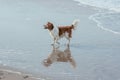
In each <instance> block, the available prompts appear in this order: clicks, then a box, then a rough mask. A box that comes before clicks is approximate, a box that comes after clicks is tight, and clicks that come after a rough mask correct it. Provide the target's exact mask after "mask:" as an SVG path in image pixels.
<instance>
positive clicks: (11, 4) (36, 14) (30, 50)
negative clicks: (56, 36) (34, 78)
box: [0, 0, 120, 80]
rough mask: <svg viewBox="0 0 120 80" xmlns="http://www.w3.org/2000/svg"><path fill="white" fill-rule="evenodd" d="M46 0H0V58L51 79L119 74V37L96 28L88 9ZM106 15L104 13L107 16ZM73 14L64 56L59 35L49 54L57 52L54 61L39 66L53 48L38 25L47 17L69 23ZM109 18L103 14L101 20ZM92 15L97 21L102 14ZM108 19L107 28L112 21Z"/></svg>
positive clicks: (90, 79)
mask: <svg viewBox="0 0 120 80" xmlns="http://www.w3.org/2000/svg"><path fill="white" fill-rule="evenodd" d="M46 1H47V0H45V1H37V0H36V1H32V0H31V1H24V0H21V1H18V0H13V1H7V0H1V1H0V6H1V7H0V9H1V11H0V12H1V13H0V64H3V65H6V66H10V67H13V68H18V69H22V70H25V71H29V72H32V73H37V74H43V75H45V76H48V77H50V78H52V79H53V80H100V79H101V80H119V79H120V77H119V76H120V64H119V59H120V58H119V56H120V55H119V52H120V42H119V40H120V37H119V36H116V35H114V34H111V33H109V32H108V33H107V32H106V31H105V32H104V31H103V30H101V29H99V28H98V27H97V26H96V24H95V23H94V22H93V21H91V20H89V19H88V17H89V16H90V15H89V11H84V9H85V8H84V9H83V11H82V13H81V11H78V9H79V7H78V6H77V4H76V3H74V2H72V1H69V4H71V5H68V6H66V5H65V3H66V2H67V1H63V0H61V4H62V3H63V4H62V6H61V7H60V6H55V5H58V4H59V2H57V1H55V0H52V2H54V3H53V4H54V5H53V4H50V3H49V1H48V2H46ZM74 4H76V5H74ZM71 6H72V7H71ZM76 7H78V8H76ZM53 8H55V9H53ZM74 8H75V9H74ZM71 9H72V10H71ZM88 10H89V9H88ZM87 12H88V13H87ZM91 12H92V11H91ZM91 12H90V13H91ZM111 15H112V14H110V15H107V16H108V17H109V18H110V16H111ZM113 17H114V15H113ZM113 17H112V19H113V21H115V20H114V19H118V20H119V17H117V18H113ZM76 18H77V19H80V24H79V26H78V28H77V29H76V31H73V38H72V40H71V44H70V48H69V51H70V52H69V54H67V55H68V56H70V57H69V58H68V59H69V60H67V59H65V58H66V57H65V56H67V55H66V54H64V53H65V51H64V50H66V48H67V46H66V45H64V44H65V43H66V40H65V39H62V40H60V43H61V45H60V47H59V48H58V49H57V51H56V52H57V54H56V53H54V55H55V56H54V58H55V57H56V56H58V55H59V56H58V57H59V59H58V62H57V61H55V62H53V64H51V65H50V66H49V67H46V66H44V65H43V61H44V59H47V58H48V56H49V55H50V54H51V53H53V47H52V46H51V42H52V40H51V38H50V36H49V33H48V31H46V30H44V29H43V25H44V24H45V23H46V22H47V21H51V22H53V23H55V25H69V24H70V23H72V21H73V20H74V19H76ZM109 18H104V17H103V19H104V20H106V21H108V20H107V19H109ZM98 19H100V20H101V21H103V20H102V17H101V18H99V17H98ZM103 22H104V21H103ZM108 22H109V21H108ZM113 24H114V22H113ZM106 25H107V24H106V23H105V26H106ZM110 25H111V28H112V29H113V27H112V23H111V24H110ZM118 25H119V24H118ZM108 26H109V25H108ZM114 29H115V30H118V28H115V27H114ZM58 53H61V54H58ZM71 58H72V59H71ZM70 59H71V60H72V61H73V62H72V63H70ZM55 60H56V59H55ZM75 66H76V67H75Z"/></svg>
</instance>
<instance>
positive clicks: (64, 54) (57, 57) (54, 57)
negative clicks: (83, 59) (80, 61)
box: [42, 45, 76, 68]
mask: <svg viewBox="0 0 120 80" xmlns="http://www.w3.org/2000/svg"><path fill="white" fill-rule="evenodd" d="M52 48H53V49H52V52H51V53H50V54H49V56H48V57H47V59H44V60H43V62H42V63H43V65H44V66H45V67H49V66H51V64H53V63H56V62H66V63H67V62H68V63H70V64H71V66H72V67H73V68H76V62H75V60H74V59H73V57H72V55H71V50H70V47H69V46H67V47H66V48H65V50H60V49H59V47H55V46H54V45H53V46H52Z"/></svg>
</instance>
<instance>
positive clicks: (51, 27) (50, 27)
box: [44, 22, 54, 31]
mask: <svg viewBox="0 0 120 80" xmlns="http://www.w3.org/2000/svg"><path fill="white" fill-rule="evenodd" d="M53 28H54V25H53V24H52V23H51V22H48V23H47V24H46V25H44V29H48V30H50V31H51V30H53Z"/></svg>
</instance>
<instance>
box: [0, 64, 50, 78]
mask: <svg viewBox="0 0 120 80" xmlns="http://www.w3.org/2000/svg"><path fill="white" fill-rule="evenodd" d="M2 79H5V80H51V79H50V78H48V77H44V76H42V75H40V76H38V75H35V74H33V73H30V72H27V71H23V70H20V69H15V68H11V67H9V66H3V65H0V80H2Z"/></svg>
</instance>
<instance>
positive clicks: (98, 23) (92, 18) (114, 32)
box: [89, 13, 120, 35]
mask: <svg viewBox="0 0 120 80" xmlns="http://www.w3.org/2000/svg"><path fill="white" fill-rule="evenodd" d="M96 15H98V13H96V14H95V15H92V16H90V17H89V19H91V20H93V21H95V22H96V23H97V26H98V27H99V28H101V29H102V30H104V31H107V32H111V33H113V34H117V35H120V32H116V31H113V30H111V29H108V28H105V27H103V26H101V25H102V24H101V23H100V22H99V21H98V20H97V19H95V18H94V16H96Z"/></svg>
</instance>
